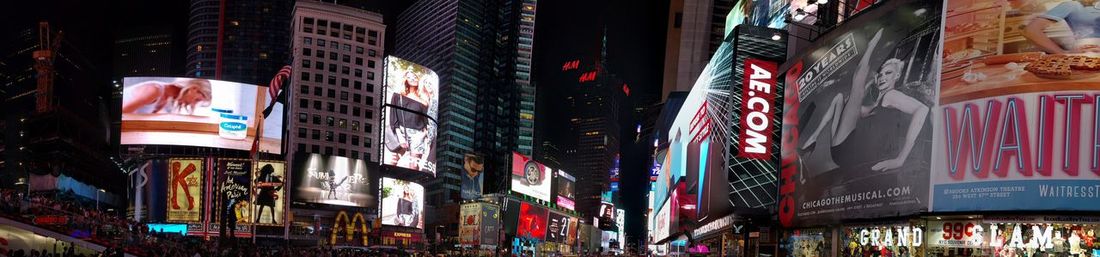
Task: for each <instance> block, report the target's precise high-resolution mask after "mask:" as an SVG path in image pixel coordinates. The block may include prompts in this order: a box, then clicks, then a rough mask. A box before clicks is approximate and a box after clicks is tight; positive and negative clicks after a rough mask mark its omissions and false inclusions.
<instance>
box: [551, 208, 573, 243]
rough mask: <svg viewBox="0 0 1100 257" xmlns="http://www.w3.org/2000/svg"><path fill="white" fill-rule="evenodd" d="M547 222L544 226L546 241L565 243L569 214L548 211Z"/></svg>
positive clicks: (567, 233) (567, 234)
mask: <svg viewBox="0 0 1100 257" xmlns="http://www.w3.org/2000/svg"><path fill="white" fill-rule="evenodd" d="M547 222H549V224H548V225H547V226H546V241H549V242H555V243H565V241H566V240H565V239H566V238H567V237H568V236H569V216H565V215H561V214H558V213H556V212H550V216H549V218H548V220H547Z"/></svg>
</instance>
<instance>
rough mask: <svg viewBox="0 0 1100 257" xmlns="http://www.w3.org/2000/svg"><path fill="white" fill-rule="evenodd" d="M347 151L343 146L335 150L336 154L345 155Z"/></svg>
mask: <svg viewBox="0 0 1100 257" xmlns="http://www.w3.org/2000/svg"><path fill="white" fill-rule="evenodd" d="M347 154H348V152H347V150H345V149H344V148H340V151H338V152H336V155H338V156H347Z"/></svg>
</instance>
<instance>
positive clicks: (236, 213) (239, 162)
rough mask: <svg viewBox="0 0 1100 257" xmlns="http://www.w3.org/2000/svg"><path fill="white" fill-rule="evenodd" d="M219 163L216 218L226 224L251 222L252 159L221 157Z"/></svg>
mask: <svg viewBox="0 0 1100 257" xmlns="http://www.w3.org/2000/svg"><path fill="white" fill-rule="evenodd" d="M217 163H218V166H217V173H216V174H217V176H218V179H217V181H219V184H218V190H217V193H218V195H217V198H218V199H219V200H218V203H219V204H218V207H217V208H218V209H217V213H216V215H214V217H215V220H216V221H218V223H219V224H224V225H225V226H234V225H237V224H248V223H251V222H252V220H251V219H250V218H252V214H251V211H252V204H251V201H252V193H251V192H252V190H251V189H252V161H251V160H243V159H219V160H218V162H217ZM223 222H224V223H223Z"/></svg>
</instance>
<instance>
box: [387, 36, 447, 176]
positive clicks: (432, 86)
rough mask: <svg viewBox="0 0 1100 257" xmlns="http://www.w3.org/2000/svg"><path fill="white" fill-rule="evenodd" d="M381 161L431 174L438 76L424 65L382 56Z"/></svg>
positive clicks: (433, 155) (432, 168)
mask: <svg viewBox="0 0 1100 257" xmlns="http://www.w3.org/2000/svg"><path fill="white" fill-rule="evenodd" d="M385 83H386V88H385V91H384V93H383V97H385V101H386V102H385V106H384V107H383V109H382V115H383V120H384V123H383V124H382V136H383V138H382V139H383V140H382V141H383V142H384V144H383V146H384V147H382V164H385V165H391V166H396V167H401V168H406V169H410V170H416V171H420V172H427V173H431V174H433V175H434V174H435V151H434V150H433V149H434V148H435V136H436V127H437V124H436V121H435V120H436V116H437V112H438V109H439V76H438V75H436V74H435V72H434V71H432V70H431V69H428V68H427V67H424V66H421V65H419V64H416V63H412V62H410V61H406V60H403V59H400V58H396V57H392V56H390V57H387V58H386V78H385Z"/></svg>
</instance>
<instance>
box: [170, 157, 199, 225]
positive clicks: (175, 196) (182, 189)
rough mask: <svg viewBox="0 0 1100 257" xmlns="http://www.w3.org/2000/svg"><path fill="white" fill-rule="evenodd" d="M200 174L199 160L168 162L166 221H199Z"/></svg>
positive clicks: (172, 160) (174, 160)
mask: <svg viewBox="0 0 1100 257" xmlns="http://www.w3.org/2000/svg"><path fill="white" fill-rule="evenodd" d="M202 174H203V166H202V160H201V159H169V160H168V221H173V222H200V221H201V218H202V200H203V199H202V182H203V180H202V178H203V176H202Z"/></svg>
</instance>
